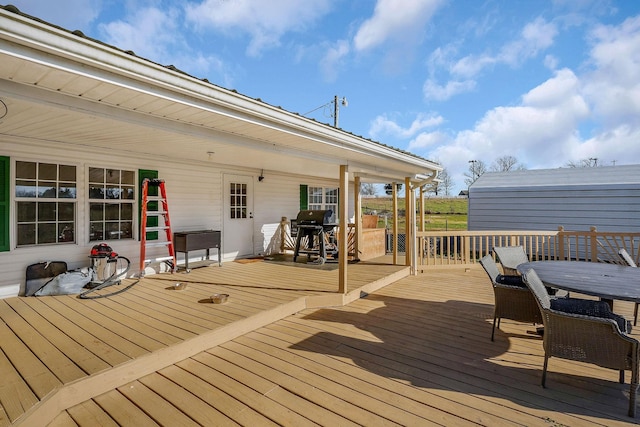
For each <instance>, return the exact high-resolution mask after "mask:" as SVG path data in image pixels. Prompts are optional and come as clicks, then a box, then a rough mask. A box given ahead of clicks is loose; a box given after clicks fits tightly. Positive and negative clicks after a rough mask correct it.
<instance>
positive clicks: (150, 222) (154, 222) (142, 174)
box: [138, 169, 158, 240]
mask: <svg viewBox="0 0 640 427" xmlns="http://www.w3.org/2000/svg"><path fill="white" fill-rule="evenodd" d="M145 178H149V179H155V178H158V171H154V170H147V169H139V170H138V189H139V190H140V198H139V200H138V224H140V221H141V219H142V181H143V180H144V179H145ZM148 194H149V196H154V197H155V196H157V195H158V187H156V186H153V187H149V193H148ZM147 208H148V209H149V210H150V211H157V210H158V202H156V201H153V202H149V204H148V207H147ZM157 226H158V217H157V216H151V217H147V227H157ZM141 229H142V227H140V228H139V229H138V238H140V230H141ZM147 240H158V232H157V231H151V232H148V233H147Z"/></svg>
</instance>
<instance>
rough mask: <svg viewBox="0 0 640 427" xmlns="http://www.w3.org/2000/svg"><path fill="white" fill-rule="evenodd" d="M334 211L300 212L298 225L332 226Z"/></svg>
mask: <svg viewBox="0 0 640 427" xmlns="http://www.w3.org/2000/svg"><path fill="white" fill-rule="evenodd" d="M332 216H333V211H332V210H331V209H327V210H305V211H300V212H298V216H297V217H296V222H297V224H298V225H326V224H330V222H329V221H331V217H332Z"/></svg>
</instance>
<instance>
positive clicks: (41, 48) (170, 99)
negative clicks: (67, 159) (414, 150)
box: [0, 8, 440, 182]
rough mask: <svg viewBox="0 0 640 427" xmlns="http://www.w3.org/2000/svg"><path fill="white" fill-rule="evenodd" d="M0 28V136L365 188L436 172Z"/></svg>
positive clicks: (84, 46)
mask: <svg viewBox="0 0 640 427" xmlns="http://www.w3.org/2000/svg"><path fill="white" fill-rule="evenodd" d="M0 19H1V20H2V24H3V25H2V26H0V100H2V102H3V103H4V104H6V108H7V111H6V114H5V115H4V117H2V118H1V119H0V135H6V136H11V137H14V138H24V139H25V141H34V140H35V141H41V142H42V143H52V142H56V143H63V144H69V145H71V146H84V147H87V146H89V147H91V148H95V149H102V150H115V151H116V152H118V153H120V154H121V155H127V153H130V154H131V155H140V154H141V155H145V156H150V157H155V156H162V157H166V158H171V159H174V160H184V161H188V162H198V161H206V162H210V163H215V164H219V165H229V166H238V167H249V168H255V169H264V170H265V171H270V170H277V171H282V172H287V173H294V174H305V175H312V176H317V177H326V178H335V177H336V176H337V174H338V166H339V165H341V164H346V165H349V171H350V172H351V173H359V174H362V175H363V176H365V177H366V178H365V180H368V181H372V182H391V181H392V180H403V179H404V177H407V176H415V175H416V174H422V175H431V174H432V173H433V171H434V170H438V169H440V167H439V166H438V165H437V164H434V163H432V162H430V161H427V160H425V159H422V158H419V157H416V156H413V155H411V154H409V153H406V152H402V151H399V150H396V149H393V148H391V147H388V146H385V145H382V144H378V143H375V142H372V141H368V140H366V139H363V138H360V137H357V136H354V135H352V134H349V133H347V132H344V131H341V130H339V129H334V128H332V127H330V126H328V125H324V124H320V123H318V122H315V121H313V120H309V119H307V118H304V117H301V116H299V115H298V114H293V113H290V112H287V111H284V110H282V109H281V108H278V107H274V106H271V105H268V104H265V103H263V102H262V101H260V100H254V99H251V98H248V97H245V96H242V95H238V94H237V93H235V92H233V91H229V90H226V89H222V88H220V87H217V86H214V85H212V84H210V83H209V82H207V81H203V80H199V79H196V78H194V77H191V76H187V75H185V74H184V73H181V72H179V71H177V70H175V69H173V68H170V67H169V68H168V67H163V66H161V65H158V64H155V63H152V62H150V61H146V60H143V59H141V58H139V57H137V56H135V55H132V54H130V53H126V52H122V51H120V50H117V49H115V48H113V47H110V46H105V45H103V44H101V43H98V42H96V41H93V40H89V39H86V38H84V37H81V36H78V35H75V34H72V33H69V32H67V31H64V30H60V29H57V28H55V27H52V26H49V25H46V24H42V23H40V22H37V21H33V20H31V19H28V18H24V17H23V16H22V15H17V14H13V13H8V12H6V11H5V10H3V9H1V8H0ZM5 24H6V25H5ZM2 110H3V106H1V105H0V116H2V113H3V111H2Z"/></svg>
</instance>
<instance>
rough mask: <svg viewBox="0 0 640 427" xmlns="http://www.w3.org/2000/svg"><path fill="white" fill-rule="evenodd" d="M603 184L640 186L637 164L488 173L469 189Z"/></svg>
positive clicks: (638, 166)
mask: <svg viewBox="0 0 640 427" xmlns="http://www.w3.org/2000/svg"><path fill="white" fill-rule="evenodd" d="M603 186H606V187H622V186H635V187H638V186H640V165H623V166H602V167H590V168H589V167H588V168H559V169H536V170H518V171H509V172H487V173H484V174H482V175H481V176H480V177H479V178H478V179H477V180H476V182H474V183H473V184H472V185H471V187H470V188H469V190H470V191H474V190H475V191H478V190H485V189H516V188H529V187H557V188H558V189H560V188H563V187H567V188H575V187H603Z"/></svg>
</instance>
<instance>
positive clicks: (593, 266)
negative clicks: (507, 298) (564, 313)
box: [518, 261, 640, 308]
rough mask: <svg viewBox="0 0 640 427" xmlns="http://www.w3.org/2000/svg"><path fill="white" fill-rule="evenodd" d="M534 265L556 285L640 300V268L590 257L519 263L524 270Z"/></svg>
mask: <svg viewBox="0 0 640 427" xmlns="http://www.w3.org/2000/svg"><path fill="white" fill-rule="evenodd" d="M531 268H532V269H533V270H534V271H535V272H536V273H537V274H538V276H539V277H540V280H542V282H543V283H544V284H545V285H547V286H550V287H552V288H557V289H562V290H565V291H569V292H578V293H581V294H584V295H591V296H595V297H600V298H601V299H602V300H605V301H607V302H609V304H610V305H611V306H612V308H613V300H622V301H633V302H640V271H639V270H638V269H637V268H633V267H627V266H623V265H618V264H607V263H602V262H586V261H534V262H526V263H524V264H520V265H518V271H519V272H520V273H524V272H526V271H528V270H529V269H531Z"/></svg>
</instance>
